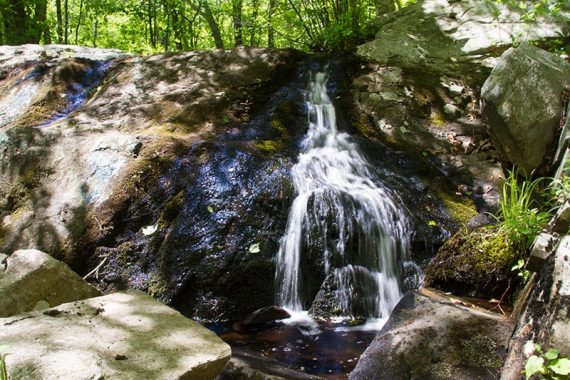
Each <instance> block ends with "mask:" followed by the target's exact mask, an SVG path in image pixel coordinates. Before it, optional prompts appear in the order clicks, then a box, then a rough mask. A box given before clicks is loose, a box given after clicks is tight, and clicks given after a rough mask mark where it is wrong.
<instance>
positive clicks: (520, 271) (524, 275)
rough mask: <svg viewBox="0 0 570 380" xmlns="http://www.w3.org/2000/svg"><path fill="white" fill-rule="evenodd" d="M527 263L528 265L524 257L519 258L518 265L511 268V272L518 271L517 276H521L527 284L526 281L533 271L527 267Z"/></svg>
mask: <svg viewBox="0 0 570 380" xmlns="http://www.w3.org/2000/svg"><path fill="white" fill-rule="evenodd" d="M525 265H526V262H525V261H524V259H519V261H517V263H516V265H514V266H513V267H512V268H511V272H514V271H516V272H517V276H518V277H520V278H521V279H522V280H523V282H524V283H525V284H526V282H527V281H528V279H529V278H530V274H531V273H530V271H528V270H526V269H525Z"/></svg>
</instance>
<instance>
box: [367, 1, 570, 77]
mask: <svg viewBox="0 0 570 380" xmlns="http://www.w3.org/2000/svg"><path fill="white" fill-rule="evenodd" d="M380 23H381V26H380V28H379V30H378V33H377V35H376V36H377V38H376V39H375V40H374V41H371V42H369V43H366V44H363V45H361V46H359V48H358V54H359V55H361V56H363V57H364V58H365V59H370V60H372V61H375V62H379V63H381V64H389V65H395V66H400V67H406V68H418V67H422V68H423V69H424V70H426V69H431V70H434V71H437V72H446V73H453V72H454V70H456V69H457V68H458V67H460V66H465V64H474V66H475V67H474V68H475V69H480V68H481V67H482V66H486V67H492V66H493V64H494V61H495V60H494V56H495V55H496V53H497V51H499V52H501V51H502V49H505V48H506V47H508V46H510V45H511V44H512V41H513V40H517V41H531V40H537V39H543V38H551V37H557V36H558V34H559V33H562V30H563V27H564V22H563V21H557V20H554V19H549V20H547V19H544V18H538V19H537V20H536V21H534V22H532V23H530V22H525V21H524V20H523V19H522V15H521V14H520V10H518V9H516V8H513V7H511V6H509V5H507V4H498V3H495V2H483V1H477V0H462V1H452V0H423V1H422V0H420V1H418V2H417V3H415V4H412V5H410V6H407V7H405V8H403V9H401V10H400V11H398V12H394V13H392V14H391V15H390V16H387V17H385V18H383V19H381V20H380Z"/></svg>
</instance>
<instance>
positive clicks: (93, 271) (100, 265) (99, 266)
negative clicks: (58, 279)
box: [83, 255, 109, 280]
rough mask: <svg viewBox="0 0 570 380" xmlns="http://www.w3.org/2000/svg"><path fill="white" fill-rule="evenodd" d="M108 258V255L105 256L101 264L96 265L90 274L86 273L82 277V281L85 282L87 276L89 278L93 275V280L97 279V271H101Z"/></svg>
mask: <svg viewBox="0 0 570 380" xmlns="http://www.w3.org/2000/svg"><path fill="white" fill-rule="evenodd" d="M108 258H109V255H106V256H105V257H104V258H103V260H101V262H100V263H99V265H97V266H96V267H95V269H93V270H92V271H91V272H89V273H87V274H86V275H85V276H84V277H83V279H84V280H87V278H89V276H91V275H92V274H93V273H95V278H96V279H99V269H101V267H102V266H103V265H105V263H106V262H107V259H108Z"/></svg>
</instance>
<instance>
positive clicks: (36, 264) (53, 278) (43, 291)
mask: <svg viewBox="0 0 570 380" xmlns="http://www.w3.org/2000/svg"><path fill="white" fill-rule="evenodd" d="M2 262H3V263H4V264H3V265H1V266H0V275H1V276H0V317H1V318H4V317H9V316H12V315H15V314H19V313H23V312H26V311H30V310H41V309H46V308H49V307H54V306H57V305H60V304H62V303H66V302H71V301H77V300H82V299H85V298H91V297H96V296H98V295H100V294H101V293H100V292H99V291H98V290H97V289H95V288H94V287H92V286H91V285H89V284H88V283H87V282H86V281H84V280H83V279H82V278H81V277H79V276H78V275H77V274H75V273H74V272H73V271H71V269H69V267H68V266H67V265H65V264H64V263H62V262H61V261H58V260H55V259H54V258H52V257H51V256H49V255H48V254H46V253H43V252H40V251H37V250H32V249H30V250H21V251H16V252H14V253H13V254H12V255H10V256H8V257H7V258H6V259H5V261H4V260H2Z"/></svg>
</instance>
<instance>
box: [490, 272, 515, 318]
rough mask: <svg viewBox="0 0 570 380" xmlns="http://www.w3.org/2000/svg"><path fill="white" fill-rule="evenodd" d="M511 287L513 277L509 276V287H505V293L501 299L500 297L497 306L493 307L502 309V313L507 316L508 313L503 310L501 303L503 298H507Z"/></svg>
mask: <svg viewBox="0 0 570 380" xmlns="http://www.w3.org/2000/svg"><path fill="white" fill-rule="evenodd" d="M510 289H511V279H510V278H509V284H508V285H507V289H505V291H504V292H503V295H502V296H501V299H499V302H498V303H497V306H495V307H493V308H492V309H491V310H493V309H495V308H499V310H500V311H501V313H502V314H503V315H504V316H506V315H507V313H505V311H504V310H503V308H502V307H501V304H502V303H503V299H504V298H505V296H506V295H507V293H508V292H509V290H510Z"/></svg>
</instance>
